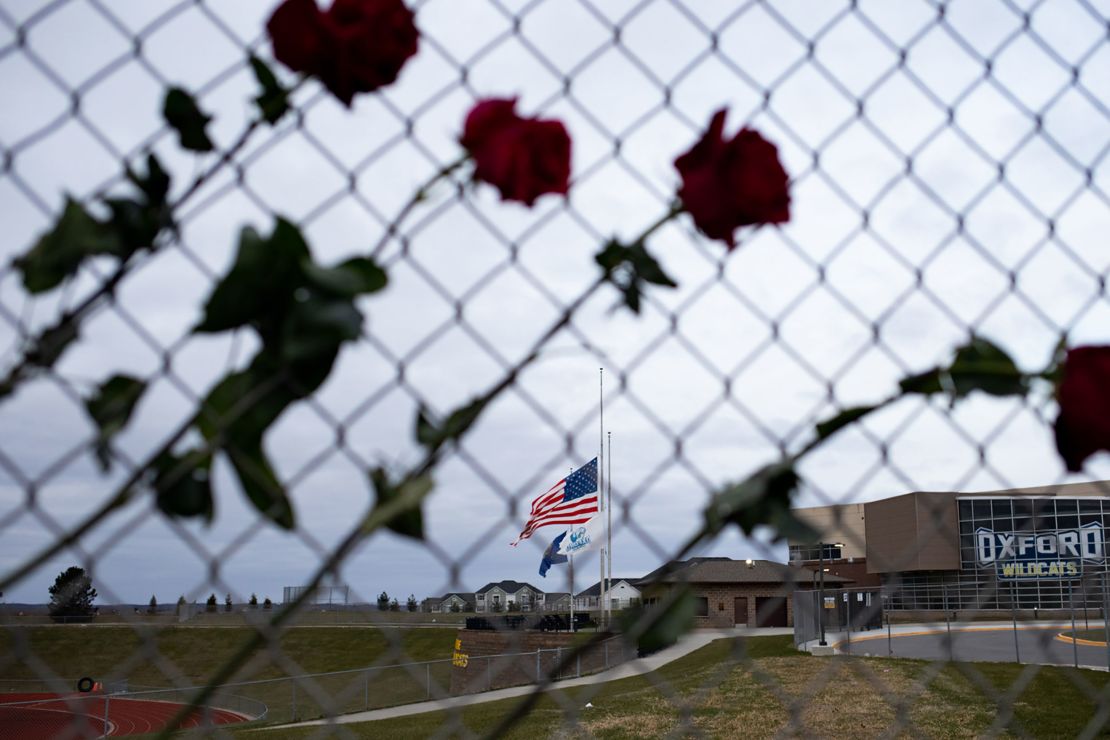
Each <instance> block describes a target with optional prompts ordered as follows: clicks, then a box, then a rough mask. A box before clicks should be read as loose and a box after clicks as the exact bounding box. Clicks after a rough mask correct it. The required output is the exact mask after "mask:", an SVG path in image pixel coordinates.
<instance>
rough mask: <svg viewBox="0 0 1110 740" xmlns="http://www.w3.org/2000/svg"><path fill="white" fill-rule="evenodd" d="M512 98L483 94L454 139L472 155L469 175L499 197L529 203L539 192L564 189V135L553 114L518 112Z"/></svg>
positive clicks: (566, 159)
mask: <svg viewBox="0 0 1110 740" xmlns="http://www.w3.org/2000/svg"><path fill="white" fill-rule="evenodd" d="M515 109H516V98H512V99H509V100H498V99H490V100H483V101H481V102H479V103H478V104H477V105H475V106H474V108H473V109H471V111H470V113H469V114H468V115H467V117H466V124H465V126H464V127H463V135H462V139H461V140H460V143H461V144H462V145H463V147H464V148H465V149H466V151H467V152H469V153H470V156H471V157H473V159H474V179H476V180H481V181H483V182H488V183H489V184H490V185H493V186H494V187H496V188H497V189H498V190H499V191H500V192H501V199H502V200H515V201H519V202H521V203H524V204H525V205H528V206H531V205H532V204H533V203H535V201H536V198H538V197H539V196H541V195H543V194H544V193H556V194H560V195H566V192H567V186H568V181H569V180H570V136H569V135H567V130H566V128H565V127H564V126H563V124H562V123H561V122H559V121H554V120H540V119H538V118H521V117H520V116H518V115H517V114H516V110H515Z"/></svg>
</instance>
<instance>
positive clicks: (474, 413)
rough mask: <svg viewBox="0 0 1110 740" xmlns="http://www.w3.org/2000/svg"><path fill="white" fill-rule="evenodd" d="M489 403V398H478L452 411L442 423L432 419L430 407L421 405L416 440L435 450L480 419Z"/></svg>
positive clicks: (461, 433)
mask: <svg viewBox="0 0 1110 740" xmlns="http://www.w3.org/2000/svg"><path fill="white" fill-rule="evenodd" d="M488 403H489V399H488V398H485V397H482V398H476V399H474V400H473V401H471V402H470V403H468V404H466V405H465V406H460V407H459V408H457V409H455V410H454V411H452V412H451V413H450V414H449V415H448V416H447V419H446V420H445V421H444V422H443V423H442V424H439V423H437V422H436V421H434V420H433V419H431V418H430V416H429V412H428V409H427V408H426V407H425V406H423V405H421V406H420V408H419V409H418V410H417V412H416V441H417V442H419V443H420V444H422V445H424V446H425V447H427V448H429V449H432V450H434V449H437V448H439V447H441V446H443V444H445V443H446V442H448V441H450V440H453V439H458V438H459V437H461V436H462V435H463V434H465V433H466V431H467V430H468V429H470V427H471V426H472V425H473V424H474V422H475V421H477V420H478V417H479V416H481V414H482V411H483V410H485V408H486V405H487V404H488Z"/></svg>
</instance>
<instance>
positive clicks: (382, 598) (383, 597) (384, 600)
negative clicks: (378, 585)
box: [378, 591, 389, 612]
mask: <svg viewBox="0 0 1110 740" xmlns="http://www.w3.org/2000/svg"><path fill="white" fill-rule="evenodd" d="M388 608H389V594H387V593H386V592H385V591H382V592H381V593H380V594H378V611H383V612H384V611H385V610H386V609H388Z"/></svg>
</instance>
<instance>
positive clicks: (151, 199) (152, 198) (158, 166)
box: [127, 152, 170, 208]
mask: <svg viewBox="0 0 1110 740" xmlns="http://www.w3.org/2000/svg"><path fill="white" fill-rule="evenodd" d="M127 179H128V180H130V181H131V183H132V184H133V185H134V186H135V187H136V188H138V189H139V192H140V193H141V194H142V195H143V201H144V203H145V204H146V205H147V206H149V207H155V208H160V207H162V206H165V205H166V198H167V197H168V196H169V193H170V176H169V175H168V174H166V171H165V170H164V169H162V163H161V162H159V161H158V157H156V156H154V154H153V152H152V153H150V154H147V156H146V175H145V176H143V175H140V174H138V173H137V172H135V171H133V170H132V169H131V168H130V167H128V168H127Z"/></svg>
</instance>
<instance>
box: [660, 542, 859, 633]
mask: <svg viewBox="0 0 1110 740" xmlns="http://www.w3.org/2000/svg"><path fill="white" fill-rule="evenodd" d="M671 565H674V566H675V567H674V568H673V570H671V572H669V573H666V571H667V570H668V566H663V567H661V568H658V569H657V570H655V571H653V572H652V573H649V574H648V575H646V576H644V578H643V579H641V580H640V589H641V590H642V591H643V594H644V603H645V604H651V603H653V602H654V601H657V600H659V599H660V598H661V597H662V596H663V595H664V594H665V593H666V592H667V591H669V590H670V589H672V588H674V587H675V586H677V585H679V584H689V586H690V588H691V590H692V592H693V594H694V598H695V600H696V602H695V603H696V609H697V611H696V612H695V613H696V615H697V616H696V622H695V626H696V627H733V626H747V627H790V626H793V624H794V608H793V598H792V594H793V592H794V589H795V588H800V589H810V588H812V584H813V580H814V571H812V570H809V569H807V568H796V567H792V566H789V565H784V564H782V563H775V562H772V561H770V560H733V559H732V558H691V559H690V560H682V561H679V562H677V563H673V564H671ZM664 573H666V575H663V574H664ZM850 582H851V581H850V580H849V579H847V578H841V577H839V576H835V575H832V574H831V573H826V574H825V585H826V586H832V587H842V586H843V585H844V584H846V583H850Z"/></svg>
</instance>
